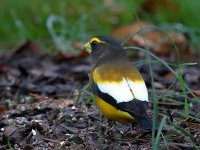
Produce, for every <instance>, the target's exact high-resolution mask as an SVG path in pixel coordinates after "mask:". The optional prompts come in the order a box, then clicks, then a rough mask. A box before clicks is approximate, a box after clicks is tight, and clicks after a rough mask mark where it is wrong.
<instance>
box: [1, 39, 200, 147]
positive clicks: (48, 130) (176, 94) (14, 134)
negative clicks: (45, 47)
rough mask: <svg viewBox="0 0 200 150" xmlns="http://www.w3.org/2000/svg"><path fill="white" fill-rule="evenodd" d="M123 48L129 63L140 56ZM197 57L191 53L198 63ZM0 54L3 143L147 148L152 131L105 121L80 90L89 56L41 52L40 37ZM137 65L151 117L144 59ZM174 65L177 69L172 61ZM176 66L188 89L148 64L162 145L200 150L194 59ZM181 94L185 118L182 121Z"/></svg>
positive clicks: (170, 56) (198, 73)
mask: <svg viewBox="0 0 200 150" xmlns="http://www.w3.org/2000/svg"><path fill="white" fill-rule="evenodd" d="M128 54H129V57H130V59H131V60H132V61H134V62H141V61H142V60H144V59H145V57H144V55H140V54H139V55H138V53H136V52H133V53H132V52H129V53H128ZM155 54H156V55H159V53H158V52H155ZM195 56H196V55H195V54H191V55H189V56H188V57H190V58H191V59H190V60H192V62H198V57H195ZM159 57H160V58H161V59H163V60H165V61H167V62H169V63H176V61H177V60H176V57H174V53H172V52H171V51H168V52H165V53H164V54H163V53H162V55H160V56H159ZM188 57H187V58H185V59H183V61H184V60H186V61H188V60H189V58H188ZM0 60H1V61H0V90H1V92H0V104H1V105H0V120H1V121H0V128H1V130H0V149H54V150H56V149H124V150H126V149H142V150H146V149H152V133H149V134H144V133H142V132H141V131H140V130H139V128H138V126H137V124H135V125H134V126H130V125H123V124H120V123H113V122H110V121H107V120H106V119H105V118H104V117H103V116H101V115H100V113H99V110H98V108H97V107H96V106H95V105H94V104H93V101H92V98H91V95H90V94H88V93H87V92H83V93H82V94H81V95H79V93H80V91H81V90H82V89H83V88H84V87H85V86H86V85H87V84H88V73H89V71H90V59H89V57H88V55H87V54H85V53H82V52H81V53H74V52H65V53H58V54H57V55H54V56H50V55H48V54H45V53H42V52H41V49H40V47H39V45H38V44H37V43H35V42H33V41H27V42H25V43H23V44H21V45H20V46H19V47H17V48H15V50H14V51H10V52H1V53H0ZM153 60H154V59H153ZM135 64H136V66H137V68H138V69H139V70H140V72H141V74H142V76H143V77H144V80H145V82H146V85H147V87H148V89H149V95H150V96H149V97H150V101H151V103H150V104H149V109H148V113H149V115H150V116H151V117H153V103H152V99H153V89H152V82H151V76H150V72H149V63H135ZM172 68H173V69H174V71H175V72H178V69H177V67H172ZM181 72H182V75H183V79H184V81H185V83H186V84H187V86H188V87H189V88H190V89H191V92H190V91H189V90H187V89H186V96H185V95H184V93H183V90H182V88H181V84H180V82H179V80H176V77H175V75H173V74H172V73H171V72H170V71H169V69H167V68H166V67H165V66H164V65H163V64H161V63H155V64H153V78H154V87H155V91H156V94H157V99H158V106H159V110H158V111H159V113H158V120H157V121H158V122H161V121H162V119H163V117H164V116H167V120H166V123H165V125H164V127H163V128H162V134H161V135H160V144H159V147H160V149H177V150H179V149H185V150H187V149H188V150H189V149H198V148H200V144H199V143H200V118H199V116H198V117H197V118H195V116H196V115H197V114H198V113H199V112H200V101H199V99H198V98H199V97H200V92H199V91H200V70H199V65H198V64H197V65H191V66H186V67H183V68H181ZM169 86H170V88H169ZM86 90H88V91H89V89H86ZM78 95H79V96H78ZM185 97H187V101H188V104H189V119H185V118H186V117H185V109H184V108H185V107H184V106H185V105H184V102H185ZM157 129H158V128H157Z"/></svg>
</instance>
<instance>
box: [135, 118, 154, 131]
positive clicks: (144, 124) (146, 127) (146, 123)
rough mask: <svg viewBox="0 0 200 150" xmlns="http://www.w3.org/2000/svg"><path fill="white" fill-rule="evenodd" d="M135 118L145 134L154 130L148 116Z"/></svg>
mask: <svg viewBox="0 0 200 150" xmlns="http://www.w3.org/2000/svg"><path fill="white" fill-rule="evenodd" d="M134 118H135V120H136V122H137V123H138V125H139V127H140V129H141V130H142V131H143V132H150V131H151V130H152V126H153V125H152V120H151V119H150V118H149V116H148V115H146V116H145V117H139V116H134Z"/></svg>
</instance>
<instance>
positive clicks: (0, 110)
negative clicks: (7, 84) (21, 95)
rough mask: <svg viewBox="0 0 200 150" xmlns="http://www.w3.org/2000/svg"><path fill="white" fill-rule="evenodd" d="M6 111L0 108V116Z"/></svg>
mask: <svg viewBox="0 0 200 150" xmlns="http://www.w3.org/2000/svg"><path fill="white" fill-rule="evenodd" d="M6 110H7V109H6V108H5V107H2V106H1V107H0V114H2V113H4V112H5V111H6Z"/></svg>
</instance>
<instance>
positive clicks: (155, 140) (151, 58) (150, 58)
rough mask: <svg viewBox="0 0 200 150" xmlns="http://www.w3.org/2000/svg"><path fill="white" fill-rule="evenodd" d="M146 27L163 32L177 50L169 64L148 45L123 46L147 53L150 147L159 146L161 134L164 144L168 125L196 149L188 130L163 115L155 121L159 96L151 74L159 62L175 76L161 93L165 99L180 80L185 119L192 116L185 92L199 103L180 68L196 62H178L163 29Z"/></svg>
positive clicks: (178, 59)
mask: <svg viewBox="0 0 200 150" xmlns="http://www.w3.org/2000/svg"><path fill="white" fill-rule="evenodd" d="M146 28H154V29H157V30H158V31H160V32H162V33H164V35H166V36H167V38H168V39H169V40H170V41H171V43H172V44H173V45H174V49H175V50H176V52H177V63H176V64H170V63H167V62H165V61H163V60H162V59H160V58H159V57H157V56H156V55H154V54H153V53H152V52H150V51H149V49H148V45H146V49H142V48H139V47H135V46H130V47H125V49H126V50H133V49H134V50H138V51H141V52H144V53H145V54H146V55H147V61H146V63H148V64H149V69H150V76H151V85H152V94H151V95H152V97H150V99H151V100H152V102H153V114H154V115H153V130H152V147H153V149H159V148H160V139H161V136H162V138H163V139H164V144H166V140H165V139H167V138H165V137H164V135H163V134H162V128H163V127H164V126H168V128H169V129H170V130H173V131H175V132H177V133H178V132H179V131H180V132H181V135H182V136H183V137H185V139H187V141H189V142H190V143H191V144H192V145H193V147H194V148H195V149H197V146H196V143H195V142H194V139H193V137H192V136H191V134H190V133H189V132H188V131H186V130H185V129H183V128H181V127H179V126H178V125H176V124H174V123H167V121H166V120H167V118H166V116H164V117H163V118H162V121H161V123H159V122H158V121H157V120H158V113H159V110H161V109H160V108H159V107H158V100H159V96H158V95H157V91H156V89H155V87H154V78H153V76H154V75H153V70H152V65H154V64H155V63H161V64H163V65H164V66H165V67H166V68H168V69H169V71H171V72H172V73H173V74H174V75H175V77H176V80H174V82H172V84H171V85H170V86H169V87H168V89H166V90H165V94H163V95H162V99H165V100H166V99H167V98H168V97H170V96H172V95H173V94H175V93H171V92H170V93H168V92H167V91H168V90H169V89H171V88H173V85H174V83H175V81H179V82H180V85H181V88H182V93H179V94H178V95H179V96H183V97H184V98H185V102H184V108H185V113H184V115H183V116H184V117H185V120H187V119H188V118H193V117H191V116H189V105H188V100H187V93H190V94H192V95H193V97H194V100H193V101H195V102H198V103H199V99H198V98H197V97H196V96H195V95H194V94H193V93H192V91H191V89H190V88H189V87H188V86H187V85H186V84H185V82H184V79H183V77H182V73H181V71H180V69H181V68H182V67H185V66H187V65H196V63H193V62H191V63H190V62H189V63H184V64H180V58H179V51H178V49H177V48H176V45H175V43H174V42H173V41H172V40H171V39H170V38H169V37H168V35H167V34H166V33H165V32H164V31H162V29H160V28H157V27H152V26H151V27H146ZM146 28H143V29H141V30H140V31H138V32H137V33H139V32H141V31H143V30H145V29H146ZM137 33H134V34H133V35H132V36H135V35H136V34H137ZM130 38H131V36H130V37H129V38H128V39H126V40H125V42H127V41H128V40H129V39H130ZM125 42H124V43H125ZM141 63H142V64H144V63H145V62H141ZM174 69H176V70H178V72H175V70H174ZM169 94H170V95H169ZM171 101H173V102H175V103H179V102H178V101H176V100H175V99H171ZM197 115H198V114H197ZM194 118H195V117H194ZM156 129H158V130H157V134H156ZM168 136H169V135H168Z"/></svg>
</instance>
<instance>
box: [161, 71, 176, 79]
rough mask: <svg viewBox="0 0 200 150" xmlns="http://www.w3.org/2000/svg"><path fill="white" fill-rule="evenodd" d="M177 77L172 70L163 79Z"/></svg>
mask: <svg viewBox="0 0 200 150" xmlns="http://www.w3.org/2000/svg"><path fill="white" fill-rule="evenodd" d="M174 77H175V75H174V74H173V73H172V72H169V73H167V74H166V75H165V76H164V77H163V79H165V80H166V79H169V78H174Z"/></svg>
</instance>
